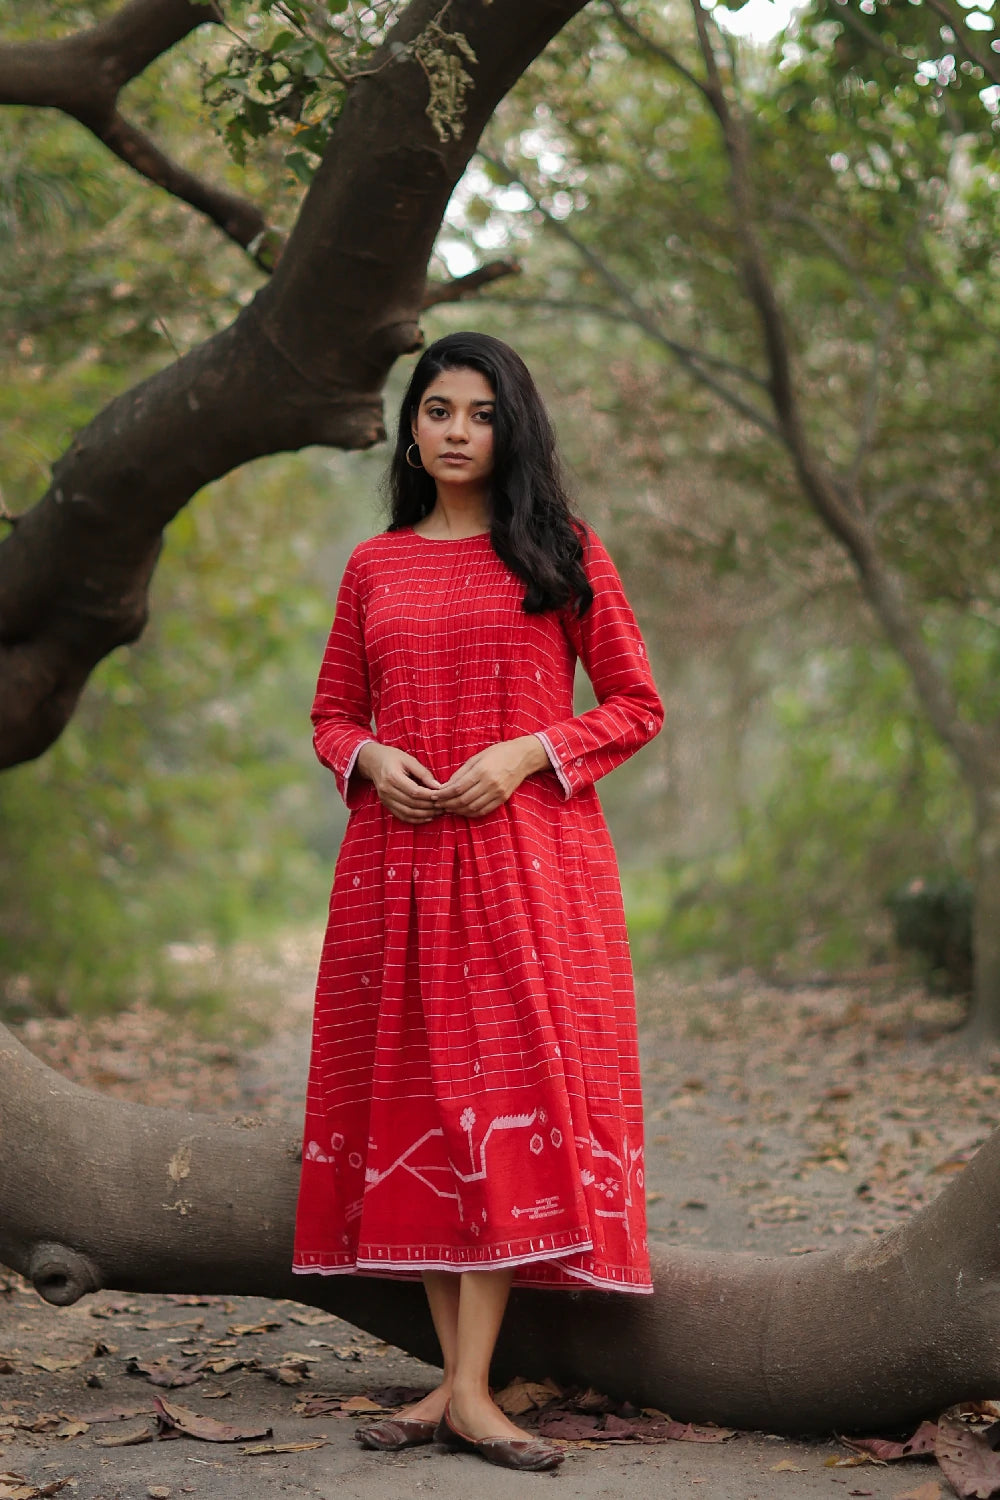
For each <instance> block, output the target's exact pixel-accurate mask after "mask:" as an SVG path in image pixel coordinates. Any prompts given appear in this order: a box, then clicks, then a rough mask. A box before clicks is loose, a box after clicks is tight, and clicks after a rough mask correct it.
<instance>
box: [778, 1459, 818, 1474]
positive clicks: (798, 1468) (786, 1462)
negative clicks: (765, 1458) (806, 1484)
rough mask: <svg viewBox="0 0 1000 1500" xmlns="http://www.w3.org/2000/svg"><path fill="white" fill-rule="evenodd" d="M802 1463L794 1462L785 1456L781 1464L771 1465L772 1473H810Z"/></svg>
mask: <svg viewBox="0 0 1000 1500" xmlns="http://www.w3.org/2000/svg"><path fill="white" fill-rule="evenodd" d="M808 1472H809V1470H808V1469H804V1468H803V1467H802V1465H801V1464H793V1463H792V1460H791V1459H790V1458H783V1459H782V1460H781V1462H780V1464H772V1465H771V1473H772V1474H808Z"/></svg>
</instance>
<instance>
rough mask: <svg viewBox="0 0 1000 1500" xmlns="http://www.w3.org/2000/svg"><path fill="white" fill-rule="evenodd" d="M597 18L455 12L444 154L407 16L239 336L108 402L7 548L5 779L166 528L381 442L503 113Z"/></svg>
mask: <svg viewBox="0 0 1000 1500" xmlns="http://www.w3.org/2000/svg"><path fill="white" fill-rule="evenodd" d="M157 3H158V6H159V9H161V10H163V11H164V13H168V12H176V11H177V10H178V9H180V10H181V11H184V12H188V13H189V14H192V15H193V14H197V13H198V11H199V10H201V9H202V8H201V7H192V6H190V5H186V4H181V3H180V0H157ZM584 3H585V0H494V3H492V4H490V5H483V4H482V0H452V3H451V5H450V6H449V8H448V15H447V20H448V27H449V29H450V30H451V31H452V32H457V33H461V34H462V35H463V36H464V37H465V38H466V39H467V41H468V43H469V44H470V45H471V47H472V48H473V50H474V52H475V54H476V57H477V58H478V59H479V60H480V61H479V63H478V64H477V65H471V64H470V65H469V66H470V68H471V69H472V72H473V74H474V87H473V88H472V89H471V90H470V92H469V95H468V98H467V101H466V108H465V112H464V115H463V117H462V119H461V121H460V122H456V132H455V134H454V135H453V136H452V137H451V138H450V139H449V140H447V141H442V140H440V139H439V137H438V135H437V134H436V133H435V131H434V129H433V128H432V125H431V122H430V120H429V119H428V116H427V103H428V93H427V81H426V78H425V75H424V73H423V71H422V69H421V67H420V66H419V64H418V63H417V62H416V61H415V60H414V57H413V56H412V50H411V49H412V46H413V43H414V42H415V41H416V40H417V39H418V38H420V37H421V36H423V35H424V34H425V33H427V32H428V31H429V29H430V28H431V27H432V25H433V23H435V21H436V20H437V18H438V17H439V15H440V10H441V7H440V3H439V0H412V3H411V4H410V5H409V6H407V8H406V10H405V11H404V13H403V15H402V17H401V19H400V22H399V24H398V25H397V26H396V28H395V29H394V31H393V33H392V35H391V36H390V38H389V39H388V41H387V42H386V44H385V47H384V48H383V49H382V51H381V52H379V53H378V54H376V56H375V57H374V59H373V60H372V65H371V76H366V77H364V78H360V79H358V80H357V81H356V82H355V83H353V84H352V85H351V88H350V91H349V94H348V98H347V101H346V103H345V106H344V109H343V112H342V114H341V117H340V119H339V121H338V123H337V128H336V130H335V132H334V136H333V139H332V142H331V144H330V147H329V148H328V150H327V152H326V154H325V156H324V159H323V161H322V163H321V165H320V168H319V170H318V171H317V173H316V177H315V179H314V181H313V184H312V186H311V188H310V190H309V192H308V193H307V195H306V197H305V200H304V202H303V206H302V211H301V213H300V215H299V219H298V222H297V224H296V225H295V228H294V229H293V231H292V234H291V235H290V237H289V240H288V244H287V247H286V249H285V251H284V254H283V255H282V257H281V260H280V261H279V263H278V267H277V269H276V271H275V273H274V276H273V277H272V279H271V280H270V281H269V282H268V283H267V285H266V286H264V287H263V288H262V289H261V291H260V292H258V294H257V296H256V297H255V298H254V301H253V302H252V303H251V305H250V306H249V307H248V308H247V309H245V310H244V312H243V313H242V314H241V315H240V317H239V318H238V319H237V320H236V322H235V323H233V324H232V325H231V326H230V327H229V328H228V329H226V330H224V331H223V332H222V333H220V334H218V335H217V336H216V337H215V338H213V339H211V340H209V341H208V342H207V343H205V344H203V345H202V346H201V347H200V348H198V349H196V350H194V351H192V352H191V353H190V354H188V355H186V356H185V357H184V358H182V359H180V360H178V361H177V362H176V363H175V364H173V365H170V366H168V367H167V368H165V369H164V370H161V371H160V372H159V373H158V374H157V375H154V376H153V377H152V379H150V380H147V381H144V382H143V383H142V384H141V385H138V386H136V387H135V388H134V389H133V390H131V391H128V392H126V393H125V394H124V395H122V396H120V397H118V398H117V399H116V400H115V401H113V402H112V403H111V405H110V406H108V407H107V408H105V410H104V411H103V412H101V413H100V414H99V415H98V416H97V417H96V418H95V419H94V421H93V422H92V423H91V424H90V426H89V427H87V428H86V429H85V430H84V431H83V432H82V433H80V434H79V435H78V437H77V438H76V439H75V441H74V442H73V444H72V446H71V447H70V449H69V450H68V452H67V453H65V454H64V455H63V457H62V458H61V459H60V460H59V461H58V463H57V464H56V465H55V468H54V470H53V482H52V484H51V486H50V488H49V490H48V492H47V494H46V495H45V496H44V497H43V499H42V500H41V501H39V503H38V504H37V505H36V506H35V507H34V509H33V510H31V511H29V512H28V513H27V514H26V515H24V516H22V517H20V518H19V519H18V522H17V524H16V526H15V527H14V528H13V530H12V532H11V534H10V536H8V537H7V538H6V539H5V540H4V541H3V542H2V543H0V768H3V767H6V766H12V765H16V764H18V763H19V762H20V761H24V760H28V759H31V758H32V757H33V756H37V755H40V754H41V753H42V751H43V750H45V749H46V748H47V747H48V746H49V745H50V744H51V743H52V741H53V740H54V739H56V738H57V736H58V735H59V734H60V733H61V731H62V729H63V727H64V726H65V724H66V723H67V721H68V719H69V718H70V716H71V715H72V713H73V710H74V707H75V705H76V701H77V698H78V697H79V694H80V691H81V689H82V687H83V685H84V683H85V682H86V680H87V677H88V676H89V674H90V672H91V671H92V669H93V668H94V666H95V665H96V664H97V662H98V661H100V660H101V658H102V657H104V656H105V655H107V653H108V652H109V651H111V650H112V649H113V648H114V647H115V646H117V645H121V644H123V643H125V642H128V641H131V640H134V639H135V638H136V636H137V635H138V634H139V633H140V632H141V630H142V628H143V624H144V622H145V618H146V607H147V605H146V591H147V587H148V584H149V579H150V576H151V574H152V571H153V568H154V566H155V563H156V558H157V555H158V551H159V546H160V541H161V535H162V531H163V528H164V526H165V525H166V524H167V523H168V522H169V521H170V520H171V519H172V517H173V516H174V515H176V513H177V512H178V510H180V509H181V507H182V506H183V505H185V504H186V503H187V501H188V500H189V499H190V498H191V496H192V495H193V494H194V493H195V492H196V491H197V490H198V489H200V488H201V487H202V486H203V485H205V484H208V483H210V482H211V481H212V480H213V479H217V478H218V477H219V476H220V475H222V474H225V473H227V472H228V471H229V470H230V469H232V468H235V467H236V466H237V465H238V464H241V463H246V462H247V461H248V460H250V459H253V458H257V457H260V456H262V455H263V454H267V453H275V452H279V451H281V450H283V449H294V448H301V447H303V446H305V445H306V444H309V443H326V444H329V445H331V446H335V447H342V448H363V447H366V446H368V445H370V444H372V443H375V442H378V441H379V440H380V439H381V438H382V437H383V436H384V427H383V420H382V402H381V391H382V387H383V385H384V382H385V379H386V377H387V375H388V373H389V370H390V369H391V367H392V365H393V363H394V362H395V360H396V359H397V358H398V357H399V356H400V355H401V354H405V353H407V352H409V351H411V350H414V349H416V348H418V347H419V344H420V341H421V333H420V327H419V321H418V320H419V316H420V310H421V308H422V306H423V303H424V298H425V295H426V271H427V263H428V260H429V258H430V254H431V250H432V247H433V244H434V239H435V237H436V235H437V231H438V228H439V226H440V223H441V219H442V217H443V214H444V211H445V208H446V206H447V203H448V199H449V197H450V196H451V193H452V190H453V189H454V186H455V184H456V183H457V181H458V179H459V178H460V176H461V175H462V172H463V171H464V169H465V166H466V163H467V162H468V160H469V157H470V156H471V154H472V152H473V150H474V149H475V145H476V141H477V140H478V137H479V135H480V132H481V131H482V128H483V126H484V125H485V123H486V121H487V120H488V119H489V117H490V115H491V114H492V112H493V110H494V109H495V107H496V105H497V103H498V101H499V100H500V99H501V98H502V97H503V95H504V94H505V93H506V92H507V90H508V89H509V88H510V87H511V85H512V84H513V83H514V82H515V81H516V80H517V79H518V78H519V77H520V75H521V73H522V72H523V71H524V70H525V68H526V67H527V66H528V64H529V63H530V62H531V61H532V60H533V58H534V57H535V56H536V55H537V54H538V53H539V52H540V51H541V50H542V48H543V47H544V46H545V44H546V43H547V42H548V41H549V40H550V38H551V37H552V36H553V35H554V34H555V32H556V31H558V30H559V28H560V27H561V26H563V25H564V24H565V23H566V22H567V21H568V20H569V19H570V17H571V16H573V15H574V14H575V13H576V12H577V11H579V10H581V9H582V8H583V5H584ZM150 4H153V0H133V4H132V6H126V8H125V11H126V12H136V13H138V12H139V11H140V10H141V9H142V8H143V6H144V5H150ZM123 14H124V13H123ZM173 19H174V21H175V23H176V15H174V17H173ZM107 24H108V25H109V26H110V25H111V22H109V23H107ZM91 35H92V34H91ZM136 45H138V44H137V43H136ZM133 50H134V48H133ZM129 55H130V56H131V53H130V54H129ZM154 55H155V54H154ZM130 65H131V64H130Z"/></svg>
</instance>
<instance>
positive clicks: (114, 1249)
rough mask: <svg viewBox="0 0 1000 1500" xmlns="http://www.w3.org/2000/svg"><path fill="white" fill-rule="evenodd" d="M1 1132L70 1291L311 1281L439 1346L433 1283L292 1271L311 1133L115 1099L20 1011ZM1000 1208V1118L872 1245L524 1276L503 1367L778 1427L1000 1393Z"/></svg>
mask: <svg viewBox="0 0 1000 1500" xmlns="http://www.w3.org/2000/svg"><path fill="white" fill-rule="evenodd" d="M0 1141H2V1143H3V1148H2V1150H0V1261H3V1262H4V1263H5V1264H7V1265H9V1266H11V1267H13V1268H14V1269H15V1270H19V1271H21V1272H23V1273H24V1274H25V1275H27V1276H29V1277H30V1278H31V1279H32V1281H33V1282H34V1284H35V1286H36V1287H37V1288H38V1290H39V1292H40V1293H41V1294H42V1296H44V1297H46V1298H47V1299H48V1300H49V1301H50V1302H56V1303H69V1302H73V1301H75V1300H76V1299H77V1298H78V1297H80V1296H82V1295H84V1294H85V1293H86V1292H88V1291H93V1290H96V1289H97V1288H98V1287H102V1286H106V1287H114V1288H117V1289H119V1290H123V1291H158V1292H201V1293H207V1292H229V1293H244V1294H258V1295H266V1296H271V1297H291V1298H294V1299H296V1300H298V1301H306V1302H311V1303H315V1304H316V1305H317V1306H321V1307H326V1308H329V1309H330V1310H331V1311H333V1312H336V1313H339V1314H340V1315H341V1316H342V1317H345V1318H347V1319H348V1320H349V1321H350V1322H352V1323H355V1324H357V1325H358V1326H360V1327H362V1328H367V1329H369V1330H370V1331H371V1332H373V1333H375V1334H377V1335H379V1336H380V1337H383V1338H386V1339H389V1340H390V1341H391V1342H392V1343H394V1344H397V1345H399V1346H401V1347H402V1348H405V1349H408V1350H410V1351H411V1352H412V1353H414V1354H417V1355H419V1356H421V1357H423V1358H426V1359H430V1360H432V1361H433V1360H434V1358H435V1357H436V1346H435V1343H434V1338H433V1333H432V1330H431V1326H430V1320H429V1318H428V1316H427V1310H426V1305H425V1302H424V1297H423V1292H422V1289H421V1287H420V1286H419V1284H417V1283H405V1282H395V1281H386V1280H379V1279H377V1278H372V1277H367V1278H365V1277H354V1276H343V1277H342V1276H332V1277H319V1276H293V1275H292V1274H291V1272H290V1269H289V1266H290V1261H291V1242H292V1219H293V1213H294V1206H295V1194H296V1188H297V1183H298V1146H297V1143H295V1142H292V1141H291V1140H289V1139H288V1138H287V1137H286V1136H284V1135H283V1134H282V1133H281V1132H279V1131H276V1130H274V1129H270V1128H260V1127H256V1128H255V1127H252V1126H245V1125H226V1124H222V1123H220V1122H218V1121H217V1120H214V1119H212V1118H211V1117H209V1116H205V1115H192V1114H183V1113H179V1112H173V1111H170V1110H161V1109H150V1108H144V1107H143V1106H140V1105H129V1104H121V1103H119V1102H117V1101H114V1100H111V1099H106V1098H103V1097H102V1096H100V1095H99V1094H93V1093H90V1092H88V1091H87V1090H86V1089H82V1088H79V1087H78V1086H77V1085H75V1084H72V1083H69V1082H67V1081H66V1080H65V1079H63V1078H61V1077H59V1075H58V1074H55V1073H53V1072H52V1071H51V1070H50V1069H48V1068H46V1067H45V1066H44V1065H43V1064H42V1063H40V1062H39V1061H38V1060H37V1059H36V1058H34V1057H33V1056H32V1055H31V1053H29V1052H28V1051H26V1049H25V1048H24V1047H22V1046H21V1045H20V1043H18V1042H17V1041H16V1040H15V1039H14V1038H13V1037H12V1036H11V1035H10V1033H9V1032H7V1031H5V1030H4V1029H3V1028H0ZM998 1216H1000V1132H998V1133H997V1134H996V1135H995V1136H993V1137H992V1138H991V1139H990V1140H989V1141H988V1142H987V1144H986V1145H985V1146H984V1147H983V1148H982V1150H981V1151H980V1152H979V1154H978V1156H977V1157H976V1158H975V1159H974V1161H973V1162H972V1163H971V1164H970V1165H969V1166H968V1167H967V1168H966V1170H965V1172H963V1174H962V1175H961V1177H959V1178H957V1179H956V1180H954V1181H953V1182H952V1183H951V1184H950V1185H949V1186H948V1187H947V1188H946V1189H945V1190H944V1192H943V1193H942V1194H941V1196H940V1197H939V1198H938V1199H937V1200H936V1202H934V1203H933V1204H931V1205H930V1206H929V1207H928V1208H925V1209H924V1210H922V1212H920V1213H919V1214H917V1215H915V1216H914V1217H913V1219H911V1220H910V1221H909V1223H907V1224H905V1225H902V1226H900V1227H899V1228H898V1229H896V1230H893V1231H892V1232H891V1233H889V1234H886V1235H884V1236H883V1237H882V1238H881V1239H878V1240H875V1241H872V1242H871V1243H868V1244H866V1245H864V1246H863V1247H861V1248H860V1249H854V1250H834V1251H830V1252H827V1253H823V1254H815V1255H808V1256H797V1257H765V1256H757V1255H740V1254H729V1255H727V1254H714V1253H712V1252H697V1251H689V1250H676V1249H666V1250H663V1251H660V1252H659V1253H658V1254H657V1255H656V1256H655V1257H654V1279H655V1282H656V1292H655V1295H654V1296H652V1297H632V1296H621V1295H614V1294H602V1293H595V1292H580V1293H565V1292H519V1293H517V1294H516V1297H515V1301H514V1305H513V1306H512V1310H511V1314H510V1316H509V1317H508V1318H507V1321H506V1325H505V1331H504V1333H503V1336H502V1338H501V1343H500V1346H499V1348H498V1351H497V1363H496V1374H497V1376H498V1378H500V1379H505V1378H506V1377H507V1376H510V1375H513V1374H515V1373H520V1374H524V1375H529V1376H531V1375H534V1376H544V1375H552V1376H554V1377H555V1378H556V1379H557V1380H561V1381H566V1382H579V1383H581V1384H585V1385H593V1386H596V1387H597V1388H599V1389H601V1390H605V1391H607V1392H609V1393H611V1394H613V1395H616V1396H621V1397H625V1396H627V1397H630V1398H631V1399H632V1400H633V1401H635V1402H637V1403H641V1404H644V1405H653V1406H657V1407H659V1408H661V1409H663V1410H666V1411H669V1412H670V1413H671V1414H672V1415H673V1416H675V1417H677V1418H678V1419H691V1420H703V1421H704V1420H714V1421H717V1422H724V1423H729V1424H733V1425H736V1426H740V1427H760V1428H765V1429H767V1430H770V1431H779V1432H803V1431H816V1430H822V1429H829V1428H833V1427H836V1428H846V1429H859V1428H866V1427H867V1428H870V1427H873V1426H877V1425H889V1426H895V1425H898V1424H901V1423H905V1422H911V1421H913V1420H915V1419H916V1418H918V1417H920V1416H923V1415H926V1414H934V1413H937V1412H938V1411H939V1410H940V1409H941V1408H943V1407H945V1406H948V1405H950V1404H951V1403H953V1402H955V1401H957V1400H960V1399H964V1398H973V1397H980V1396H991V1395H995V1394H996V1393H997V1392H998V1391H1000V1337H998V1335H1000V1244H998V1241H997V1236H996V1223H997V1220H998ZM567 1299H569V1300H567Z"/></svg>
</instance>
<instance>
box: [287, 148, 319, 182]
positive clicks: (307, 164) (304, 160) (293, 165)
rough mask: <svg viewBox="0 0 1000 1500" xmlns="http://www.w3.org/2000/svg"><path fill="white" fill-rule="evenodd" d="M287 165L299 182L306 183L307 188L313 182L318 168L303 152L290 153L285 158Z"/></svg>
mask: <svg viewBox="0 0 1000 1500" xmlns="http://www.w3.org/2000/svg"><path fill="white" fill-rule="evenodd" d="M285 165H286V166H287V167H288V168H289V169H290V170H291V171H292V172H293V173H294V174H295V176H296V177H297V178H298V180H299V182H301V183H304V184H305V186H306V187H308V186H309V184H310V183H311V182H312V180H313V175H314V173H315V171H316V168H315V166H314V165H313V163H312V162H311V161H310V160H309V158H308V156H306V155H304V153H303V152H301V151H289V153H288V155H287V156H286V157H285Z"/></svg>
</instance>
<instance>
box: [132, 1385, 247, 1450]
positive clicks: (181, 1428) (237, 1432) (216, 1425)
mask: <svg viewBox="0 0 1000 1500" xmlns="http://www.w3.org/2000/svg"><path fill="white" fill-rule="evenodd" d="M153 1404H154V1406H155V1407H156V1410H157V1414H158V1417H157V1420H158V1421H159V1424H160V1431H161V1435H162V1434H163V1433H165V1432H168V1431H173V1432H183V1433H184V1434H186V1436H187V1437H193V1438H198V1439H199V1440H200V1441H201V1442H203V1443H245V1442H250V1441H251V1440H252V1439H253V1438H268V1437H270V1436H271V1428H270V1427H253V1428H247V1427H237V1426H235V1424H233V1423H230V1422H217V1421H216V1420H215V1418H214V1417H203V1416H201V1415H200V1414H199V1413H198V1412H196V1411H191V1410H190V1409H189V1408H188V1407H186V1406H178V1405H176V1403H174V1402H172V1401H164V1400H163V1399H162V1397H160V1396H157V1397H155V1399H154V1402H153Z"/></svg>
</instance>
